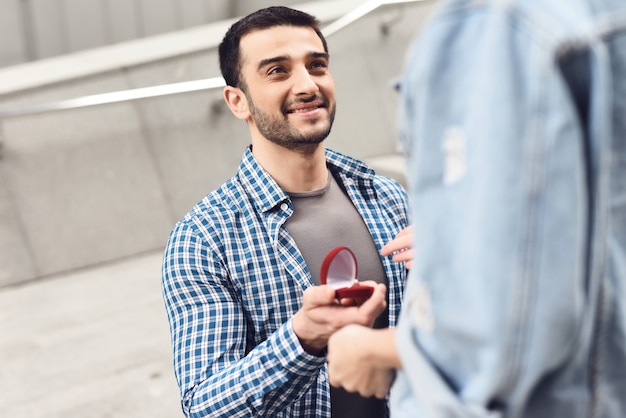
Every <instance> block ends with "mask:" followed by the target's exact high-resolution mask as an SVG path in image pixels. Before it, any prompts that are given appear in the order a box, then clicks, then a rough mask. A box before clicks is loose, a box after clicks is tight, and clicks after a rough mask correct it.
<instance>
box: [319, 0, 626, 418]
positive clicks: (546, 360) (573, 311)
mask: <svg viewBox="0 0 626 418" xmlns="http://www.w3.org/2000/svg"><path fill="white" fill-rule="evenodd" d="M439 8H440V9H439V10H438V13H437V14H436V15H435V17H434V18H433V20H432V22H430V24H429V26H428V28H427V29H426V30H425V31H424V32H423V33H422V35H421V36H420V40H419V41H418V42H417V43H416V44H415V45H414V47H413V49H412V50H411V53H410V58H409V61H408V66H407V70H406V72H405V76H404V77H403V78H402V82H401V84H400V92H401V96H402V101H401V103H402V106H401V108H400V111H401V112H402V114H403V117H402V120H404V122H405V123H403V124H401V125H400V126H401V127H402V130H403V132H404V133H406V138H407V139H408V140H409V142H410V147H409V149H410V151H411V153H410V156H409V161H410V164H409V176H408V182H409V189H410V196H411V202H412V205H413V206H412V210H411V213H412V215H413V217H412V219H414V220H415V222H414V225H413V228H414V230H415V234H414V237H413V249H414V252H415V259H414V260H413V263H412V266H411V273H410V277H409V281H408V284H407V288H406V296H405V302H404V304H403V307H402V316H401V319H400V321H399V323H398V327H397V328H395V329H393V330H382V331H379V330H371V329H366V328H364V327H360V326H358V325H349V326H347V327H346V328H344V329H342V330H340V331H338V332H336V333H335V334H333V336H332V337H331V339H330V341H329V345H328V353H329V354H328V362H329V367H330V370H329V376H330V379H331V383H332V384H335V385H341V386H344V387H346V388H348V389H350V390H353V391H358V392H360V393H362V394H376V395H378V396H384V394H385V393H386V391H387V389H388V388H389V385H390V383H391V382H392V380H393V370H394V369H398V372H397V373H398V374H397V377H396V380H395V383H394V385H393V388H392V390H391V414H392V416H394V418H396V417H397V418H404V417H407V418H408V417H411V418H413V417H436V418H439V417H446V418H486V417H494V418H495V417H506V418H508V417H511V418H512V417H515V418H535V417H540V418H544V417H546V418H552V417H568V418H588V417H594V418H619V417H625V416H626V298H625V297H624V296H625V295H626V180H625V179H626V123H625V122H624V121H625V117H624V116H625V115H626V2H624V1H623V0H571V1H568V2H562V1H560V0H507V1H500V0H485V1H481V2H475V1H470V0H446V1H443V2H442V3H440V4H439ZM468 51H471V52H468ZM396 244H397V243H393V244H390V247H388V248H385V250H384V253H386V252H394V251H395V249H398V247H397V246H396ZM405 245H406V244H401V245H400V247H403V246H405ZM399 255H400V256H402V255H403V253H400V254H399Z"/></svg>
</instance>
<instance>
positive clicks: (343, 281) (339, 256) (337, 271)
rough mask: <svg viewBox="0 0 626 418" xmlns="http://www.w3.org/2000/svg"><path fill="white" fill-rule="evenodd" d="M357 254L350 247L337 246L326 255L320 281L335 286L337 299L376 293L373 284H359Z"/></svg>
mask: <svg viewBox="0 0 626 418" xmlns="http://www.w3.org/2000/svg"><path fill="white" fill-rule="evenodd" d="M356 276H357V262H356V256H355V255H354V253H353V252H352V250H350V248H348V247H344V246H339V247H335V248H333V249H332V250H330V252H329V253H328V254H327V255H326V257H324V261H323V262H322V269H321V271H320V281H321V282H322V284H328V285H330V286H332V287H334V288H335V296H336V297H337V299H343V298H356V299H367V298H369V297H370V296H372V293H374V288H373V287H371V286H363V285H360V284H358V283H359V281H358V280H357V278H356Z"/></svg>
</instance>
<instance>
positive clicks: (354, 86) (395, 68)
mask: <svg viewBox="0 0 626 418" xmlns="http://www.w3.org/2000/svg"><path fill="white" fill-rule="evenodd" d="M352 3H354V1H352ZM431 9H432V3H425V4H417V5H410V6H409V5H407V6H405V7H403V8H401V9H399V10H398V9H396V10H391V9H384V10H381V11H378V12H375V13H373V14H372V15H370V16H368V17H366V18H364V19H362V20H360V21H358V22H357V23H355V24H353V25H352V26H350V27H348V28H346V29H344V30H342V31H340V32H338V33H336V34H334V35H333V36H332V37H329V39H328V42H329V47H330V52H331V71H332V73H333V75H334V77H335V83H336V86H337V99H338V110H337V118H336V122H335V126H334V128H333V131H332V133H331V136H330V137H329V139H328V140H327V145H328V146H329V147H330V148H334V149H337V150H339V151H343V152H346V153H349V154H351V155H354V156H356V157H359V158H363V159H366V160H372V161H375V159H376V158H377V157H378V156H387V155H389V154H393V153H394V151H395V150H396V129H395V106H396V93H395V92H394V91H393V90H392V89H391V88H390V82H391V80H392V79H394V78H395V77H396V76H397V75H398V74H399V73H400V70H401V67H402V63H403V61H404V54H405V51H406V47H407V46H408V44H409V42H410V40H411V39H413V38H414V36H415V35H416V34H417V32H418V31H419V28H420V27H421V25H422V23H423V22H424V21H425V20H426V19H427V17H428V15H429V13H430V11H431ZM337 13H339V11H338V12H337ZM391 21H393V22H394V24H393V25H392V27H391V30H390V31H389V32H388V33H384V31H381V30H380V28H381V25H385V24H386V23H388V22H391ZM223 27H224V26H223V25H222V26H221V27H220V33H223ZM188 35H189V37H193V36H196V35H197V34H196V33H195V32H190V33H188ZM219 39H221V35H220V36H219V37H218V39H215V40H214V41H213V42H214V43H215V42H217V41H219ZM189 42H191V43H193V42H192V39H191V38H190V39H189ZM158 45H160V44H159V43H157V45H154V46H153V48H157V47H158ZM43 68H45V67H43ZM25 71H26V73H28V70H27V69H25ZM6 74H9V73H4V74H3V73H2V71H0V86H2V78H3V76H6ZM11 74H13V73H11ZM218 75H219V70H218V65H217V55H216V51H215V49H214V48H207V49H204V50H200V51H196V52H193V53H188V54H186V55H183V56H171V57H168V58H167V59H160V60H153V61H149V62H145V63H143V64H141V65H138V64H135V65H132V66H126V65H120V66H119V68H117V69H108V70H107V71H106V72H103V73H97V72H94V73H92V74H89V75H86V76H84V77H74V79H73V80H71V81H62V82H61V81H56V82H54V83H51V84H48V85H39V86H38V87H37V88H31V89H26V90H23V91H13V92H6V93H5V94H4V95H2V96H0V109H7V108H15V107H20V106H26V105H28V104H35V103H42V102H48V101H52V100H60V99H66V98H73V97H79V96H83V95H89V94H96V93H102V92H109V91H116V90H120V89H128V88H136V87H145V86H152V85H158V84H164V83H172V82H178V81H185V80H194V79H201V78H206V77H214V76H218ZM0 90H1V89H0ZM5 91H6V89H5ZM1 128H2V134H3V140H2V141H3V142H2V148H1V150H0V152H1V155H0V286H4V285H9V284H16V283H23V282H27V281H31V280H36V279H39V278H42V277H48V276H53V275H55V274H58V273H61V272H67V271H71V270H75V269H81V268H84V267H88V266H93V265H98V264H102V263H106V262H108V261H111V260H118V259H122V258H125V257H130V256H133V255H137V254H141V253H144V252H147V251H153V250H155V249H159V248H162V247H163V246H164V244H165V242H166V240H167V236H168V233H169V230H170V229H171V227H172V226H173V224H174V223H175V222H176V220H178V219H179V218H180V217H181V216H183V215H184V214H185V213H186V212H187V211H188V210H189V209H190V207H191V206H192V205H193V204H195V203H196V202H197V201H198V200H199V199H201V198H202V197H203V196H204V195H205V194H206V193H208V192H209V191H210V190H212V189H214V188H215V187H217V186H218V185H219V184H221V183H222V182H223V181H225V180H226V179H227V178H229V177H230V176H232V174H233V173H234V172H235V170H236V167H237V165H238V163H239V160H240V158H241V154H242V153H243V150H244V148H245V147H246V146H247V145H248V143H249V136H248V131H247V128H246V126H245V125H244V124H243V123H242V122H240V121H239V120H237V119H235V118H234V116H232V115H231V114H230V111H229V110H228V109H227V107H226V106H225V105H224V104H223V101H222V95H221V89H218V90H212V91H205V92H196V93H188V94H182V95H174V96H167V97H161V98H155V99H148V100H141V101H135V102H126V103H120V104H112V105H105V106H101V107H93V108H85V109H80V110H72V111H64V112H57V113H48V114H42V115H37V116H28V117H19V118H13V119H7V120H5V121H3V123H2V126H1Z"/></svg>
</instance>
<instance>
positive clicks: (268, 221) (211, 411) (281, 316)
mask: <svg viewBox="0 0 626 418" xmlns="http://www.w3.org/2000/svg"><path fill="white" fill-rule="evenodd" d="M219 56H220V67H221V71H222V74H223V76H224V79H225V80H226V83H227V86H226V87H225V88H224V100H225V101H226V103H227V105H228V106H229V108H230V110H231V111H232V113H233V114H234V115H235V116H236V117H237V118H239V119H241V120H245V121H246V122H247V125H248V127H249V130H250V135H251V142H252V144H251V146H250V147H249V148H248V149H247V150H246V151H245V153H244V156H243V159H242V161H241V165H240V167H239V170H238V172H237V174H236V175H235V176H234V177H233V178H232V179H230V180H229V181H228V182H226V183H225V184H224V185H222V186H221V187H220V188H219V189H217V190H216V191H214V192H212V193H210V194H209V195H208V196H207V197H205V198H204V199H203V200H202V201H201V202H199V203H198V204H197V205H196V206H195V207H194V208H193V209H192V210H191V211H190V212H189V213H188V214H187V215H186V216H185V217H184V218H183V219H182V220H181V221H180V222H179V223H178V224H177V225H176V226H175V227H174V229H173V230H172V232H171V235H170V239H169V242H168V245H167V248H166V250H165V255H164V261H163V294H164V299H165V304H166V307H167V312H168V318H169V323H170V329H171V336H172V343H173V350H174V366H175V372H176V377H177V380H178V383H179V386H180V392H181V398H182V407H183V410H184V412H185V414H186V415H187V416H190V417H248V416H264V417H273V418H276V417H315V418H319V417H329V416H331V409H332V415H333V416H336V417H351V416H354V417H357V416H358V417H384V416H385V415H386V413H387V408H386V404H385V402H384V401H381V400H379V399H376V398H373V397H371V398H363V397H360V396H355V395H354V394H350V393H347V392H345V391H342V390H333V391H330V388H329V384H328V378H327V369H326V358H325V355H326V350H325V348H326V345H327V342H328V337H329V336H330V335H331V334H332V333H333V332H334V331H335V330H337V329H339V328H341V327H343V326H344V325H346V324H352V323H354V324H360V325H363V326H368V327H369V326H372V325H375V326H377V327H386V326H387V325H390V326H393V325H395V322H396V318H397V315H398V312H399V305H400V301H401V299H402V289H403V285H404V281H405V274H406V270H405V268H404V266H402V265H399V264H397V263H394V262H393V261H392V260H391V259H390V258H389V257H384V256H381V255H380V253H379V249H380V248H382V246H383V245H384V244H385V243H386V242H388V241H390V240H391V239H392V238H393V237H394V236H395V235H396V234H397V233H398V232H400V231H401V230H402V229H404V228H405V227H406V225H407V213H406V204H407V202H406V193H405V192H404V190H403V189H402V187H401V186H400V185H399V184H398V183H397V182H395V181H393V180H390V179H388V178H385V177H380V176H377V175H375V173H374V172H373V171H372V170H370V169H369V168H367V167H366V166H365V165H364V164H363V163H361V162H360V161H357V160H355V159H352V158H350V157H348V156H345V155H342V154H339V153H337V152H333V151H331V150H328V149H325V147H324V139H325V138H326V137H327V136H328V134H329V132H330V129H331V126H332V123H333V119H334V116H335V88H334V84H333V78H332V76H331V74H330V71H329V54H328V48H327V45H326V41H325V39H324V37H323V35H322V33H321V32H320V29H319V26H318V21H317V20H316V19H315V18H314V17H312V16H310V15H308V14H306V13H303V12H300V11H296V10H293V9H290V8H286V7H271V8H267V9H262V10H259V11H257V12H254V13H252V14H250V15H248V16H246V17H244V18H242V19H241V20H239V21H238V22H236V23H235V24H233V26H232V27H231V28H230V29H229V30H228V31H227V33H226V35H225V36H224V39H223V41H222V43H221V45H220V47H219ZM339 245H345V246H348V247H350V248H351V249H352V250H353V252H354V253H355V254H356V257H357V260H358V269H359V278H360V279H362V280H366V279H369V281H366V282H365V283H366V284H368V285H370V286H373V287H374V288H375V289H374V293H373V295H372V296H371V297H370V298H369V299H367V300H365V301H363V300H347V299H343V300H340V301H338V300H337V299H336V298H335V291H334V289H333V288H332V287H330V286H321V285H320V286H314V285H319V284H320V267H321V264H322V260H323V258H324V256H325V255H326V253H327V252H329V251H330V250H331V249H333V248H334V247H336V246H339ZM387 289H388V293H387ZM387 307H388V308H387ZM331 406H332V408H331Z"/></svg>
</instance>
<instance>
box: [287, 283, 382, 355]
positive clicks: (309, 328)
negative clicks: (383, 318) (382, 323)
mask: <svg viewBox="0 0 626 418" xmlns="http://www.w3.org/2000/svg"><path fill="white" fill-rule="evenodd" d="M360 284H362V285H367V286H372V287H374V293H372V296H370V297H369V298H368V299H367V300H365V301H355V300H351V299H350V300H348V299H342V300H341V301H338V300H337V299H336V298H335V289H334V288H333V287H331V286H328V285H323V286H313V287H310V288H308V289H307V290H305V291H304V294H303V295H302V308H300V310H299V311H298V312H296V314H295V315H294V316H293V320H292V324H293V330H294V332H295V333H296V335H297V336H298V338H299V339H300V343H301V344H302V347H303V348H304V349H305V350H306V351H307V352H308V353H311V354H318V353H319V352H320V351H321V350H322V349H323V348H324V347H326V345H327V344H328V338H329V337H330V336H331V335H332V334H333V333H334V332H335V331H337V330H338V329H340V328H343V327H344V326H346V325H348V324H359V325H364V326H367V327H371V326H372V325H373V324H374V320H375V319H376V318H377V317H378V315H380V314H381V313H382V312H383V311H384V310H385V308H386V307H387V302H386V293H387V287H386V286H385V285H384V284H380V283H376V282H373V281H365V282H361V283H360ZM361 302H362V303H361Z"/></svg>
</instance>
